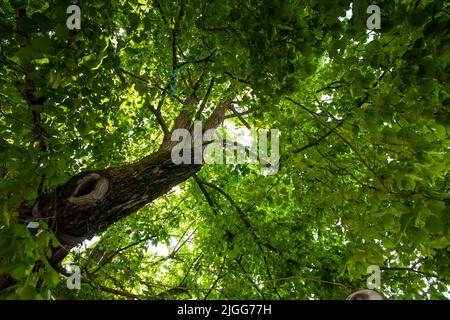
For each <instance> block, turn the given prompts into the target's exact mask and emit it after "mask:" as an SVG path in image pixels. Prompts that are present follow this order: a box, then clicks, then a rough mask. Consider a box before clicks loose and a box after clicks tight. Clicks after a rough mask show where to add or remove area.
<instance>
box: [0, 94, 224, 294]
mask: <svg viewBox="0 0 450 320" xmlns="http://www.w3.org/2000/svg"><path fill="white" fill-rule="evenodd" d="M231 101H232V99H231V98H229V99H226V100H225V101H224V102H223V103H222V104H220V105H219V106H217V108H216V109H215V110H214V112H213V113H212V114H211V116H210V117H209V118H208V119H207V120H206V121H205V125H204V127H203V131H205V130H208V129H212V128H216V127H217V126H218V125H219V124H220V123H221V122H222V121H223V119H224V116H225V111H226V110H227V108H228V107H229V105H230V104H231ZM196 102H198V101H197V100H188V101H187V102H186V105H190V104H195V103H196ZM191 117H192V113H185V112H181V113H180V115H179V116H178V117H177V119H175V121H174V126H173V128H172V130H171V131H173V130H175V129H179V128H189V124H190V121H189V120H188V119H190V118H191ZM175 143H176V142H172V141H171V140H170V137H169V138H168V137H165V139H164V142H163V143H162V144H161V146H160V148H159V150H158V151H157V152H155V153H153V154H151V155H149V156H146V157H144V158H143V159H142V160H140V161H138V162H136V163H133V164H129V165H125V166H122V167H118V168H108V169H104V170H97V171H89V172H82V173H79V174H77V175H75V176H74V177H72V178H71V179H69V181H67V182H66V183H65V184H63V185H61V186H59V187H57V188H56V189H54V190H53V191H51V192H48V193H44V194H41V195H40V196H39V197H38V199H37V200H36V201H35V202H34V204H32V205H23V206H22V207H21V208H20V209H19V216H20V218H21V220H22V221H30V220H33V219H38V218H45V219H47V220H48V224H49V226H50V227H51V228H52V230H53V231H54V233H55V234H56V236H57V238H58V239H59V241H60V242H61V244H62V245H61V246H59V247H57V248H54V249H53V251H52V255H51V257H50V258H49V262H50V264H51V265H52V266H56V265H58V264H59V263H60V262H61V261H62V260H63V259H64V258H65V257H66V256H67V254H68V253H69V251H70V249H71V248H73V247H75V246H76V245H78V244H80V243H81V242H83V241H84V240H85V239H87V238H90V237H92V236H93V235H95V234H97V233H99V232H101V231H104V230H106V229H107V228H108V227H109V226H110V225H112V224H113V223H114V222H116V221H118V220H120V219H122V218H124V217H126V216H128V215H130V214H131V213H133V212H136V211H137V210H138V209H140V208H142V207H143V206H145V205H147V204H149V203H151V202H152V201H153V200H155V199H157V198H158V197H160V196H162V195H164V194H166V193H167V192H168V191H169V190H170V189H171V188H173V187H174V186H176V185H178V184H180V183H181V182H183V181H186V180H187V179H188V178H190V177H191V176H193V175H194V174H195V173H196V172H198V170H200V168H201V166H202V165H201V164H179V165H176V164H174V163H173V161H172V159H171V150H172V147H173V145H174V144H175ZM191 147H192V146H191ZM12 284H14V281H13V280H12V279H11V278H6V277H0V289H2V288H5V287H8V286H10V285H12Z"/></svg>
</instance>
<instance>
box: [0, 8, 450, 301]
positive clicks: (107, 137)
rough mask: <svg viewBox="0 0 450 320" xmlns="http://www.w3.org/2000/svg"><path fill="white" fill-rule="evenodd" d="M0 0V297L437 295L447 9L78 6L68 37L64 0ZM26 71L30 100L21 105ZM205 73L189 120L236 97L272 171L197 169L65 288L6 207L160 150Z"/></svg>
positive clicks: (444, 289) (447, 90) (89, 258)
mask: <svg viewBox="0 0 450 320" xmlns="http://www.w3.org/2000/svg"><path fill="white" fill-rule="evenodd" d="M1 2H2V5H1V8H0V41H1V42H0V43H1V52H0V62H1V64H0V108H1V109H0V150H1V153H0V175H1V177H2V178H1V179H0V195H1V197H0V199H1V202H2V203H1V204H2V206H1V207H2V208H3V219H2V220H1V224H0V262H1V266H0V274H9V275H11V276H13V278H14V279H16V280H18V282H17V284H16V285H15V286H14V287H13V288H12V289H9V290H8V291H4V292H0V294H1V295H2V296H4V297H10V298H14V297H16V298H23V299H34V298H44V299H48V298H50V297H51V296H53V297H55V298H66V299H124V298H129V299H185V298H193V299H259V298H264V299H279V298H281V299H344V298H345V297H346V296H347V295H348V294H349V293H351V292H352V291H355V290H357V289H361V288H365V287H366V279H367V276H368V275H367V274H366V270H367V267H368V266H369V265H378V266H380V267H381V270H382V275H381V281H382V288H381V289H380V290H379V291H381V293H382V294H383V295H384V296H385V297H387V298H390V299H424V298H431V299H444V298H445V296H444V294H445V293H448V284H449V282H448V277H449V270H450V255H449V248H450V246H449V245H450V243H449V235H450V230H449V226H450V196H449V187H450V176H449V175H450V173H449V168H450V156H449V153H450V135H449V126H450V86H449V75H450V50H449V49H450V33H449V29H450V28H449V27H450V25H449V24H450V19H449V15H450V14H449V12H450V6H449V4H448V3H446V2H444V1H440V0H438V1H435V0H425V1H406V0H402V1H401V0H396V1H378V2H377V4H378V5H379V6H380V7H381V14H382V17H381V19H382V20H381V21H382V22H381V26H382V29H381V30H375V31H370V32H368V30H367V29H366V25H365V22H366V19H367V17H368V14H367V13H366V8H367V6H368V5H369V4H371V3H369V2H368V1H358V2H353V3H352V2H351V1H348V0H339V1H336V0H333V1H332V0H308V1H296V0H289V1H288V0H286V1H282V0H270V1H262V0H261V1H260V0H244V1H232V0H208V1H201V0H189V1H179V2H177V1H150V0H148V1H147V0H96V1H78V2H79V5H80V7H81V12H82V22H81V23H82V25H81V30H73V31H70V30H68V29H67V28H66V19H67V17H68V15H67V14H66V7H67V6H68V3H67V2H66V1H63V0H50V1H46V2H42V1H20V0H11V1H7V0H1ZM181 3H182V4H181ZM22 7H23V8H26V12H27V15H26V17H25V18H23V19H21V20H20V23H19V26H17V21H16V17H15V16H16V11H17V10H18V9H19V8H22ZM350 8H351V9H352V13H353V15H352V17H351V18H344V17H345V15H346V11H348V10H349V9H350ZM17 30H21V31H22V33H26V34H27V37H24V36H23V34H21V32H18V31H17ZM174 43H175V45H174ZM174 51H175V59H174V54H173V53H174ZM29 65H33V66H34V68H35V69H34V71H33V73H32V80H33V82H34V86H35V88H36V92H35V94H36V96H38V97H41V96H45V97H48V99H47V100H46V101H45V103H43V104H36V105H32V106H30V105H27V101H26V99H24V96H23V94H24V90H25V88H24V87H25V82H26V76H25V74H24V69H26V66H29ZM199 78H200V79H202V81H201V83H200V84H199V88H198V92H197V93H198V96H199V97H204V96H205V95H206V94H207V91H208V87H209V85H210V83H214V87H213V91H212V94H211V96H210V98H209V100H208V102H207V103H206V106H205V109H204V111H203V113H202V114H200V119H205V118H206V117H207V115H208V114H209V113H210V112H211V111H212V110H213V109H214V107H215V106H216V105H217V104H218V103H219V102H220V101H221V100H223V98H224V97H226V96H227V95H228V94H231V93H233V94H235V95H236V97H237V98H236V100H235V107H236V110H237V111H238V112H243V113H244V114H245V115H243V116H244V117H245V121H246V122H247V124H248V125H250V126H251V127H252V128H260V129H263V128H265V129H271V128H273V129H279V130H280V131H281V137H280V139H281V140H280V148H281V155H282V156H281V160H280V170H279V172H278V173H277V174H276V175H266V176H265V175H261V174H260V170H259V169H260V166H259V165H205V166H204V167H203V168H202V170H201V171H200V173H199V174H198V175H197V178H196V179H194V178H191V179H189V180H188V181H186V182H184V183H183V184H181V185H180V186H178V187H176V188H174V189H172V191H171V192H169V194H167V195H165V196H163V197H161V198H159V199H157V200H156V201H154V202H153V203H151V204H149V205H148V206H147V207H145V208H143V209H141V210H139V211H138V212H136V213H134V214H133V215H131V216H128V217H127V218H125V219H123V220H121V221H119V222H117V223H116V224H114V225H113V226H112V227H110V228H109V229H108V230H107V231H105V232H104V233H102V234H99V235H97V236H98V237H96V238H95V239H93V240H92V241H90V242H86V243H84V244H83V245H82V246H80V247H78V248H76V249H74V250H73V251H72V253H71V254H70V255H69V256H68V257H67V258H66V260H65V261H64V263H63V265H67V264H76V265H79V266H81V267H82V276H83V283H82V288H81V290H68V289H67V288H66V285H65V279H66V278H65V277H64V276H63V275H60V276H55V271H54V270H53V269H52V268H51V267H50V266H48V262H47V258H48V257H49V255H50V252H49V251H50V250H51V248H52V246H56V245H57V243H56V241H57V240H56V238H54V236H53V234H52V233H51V232H49V229H48V227H47V225H46V224H44V223H41V233H39V235H37V236H33V235H31V234H29V232H28V231H27V230H26V228H25V227H24V226H23V225H22V224H20V223H19V219H18V216H17V214H16V213H15V212H16V211H17V208H18V207H19V206H20V204H21V203H22V202H24V201H25V202H31V203H33V201H34V199H36V198H37V197H38V195H39V190H41V189H44V190H51V189H53V188H54V187H56V186H57V185H59V184H61V183H64V182H65V181H66V180H67V179H68V178H70V177H71V176H73V175H74V174H76V173H78V172H81V171H83V170H96V169H102V168H106V167H117V166H121V165H125V164H128V163H131V162H133V161H136V160H138V159H141V158H142V157H144V156H146V155H148V154H150V153H151V152H154V151H156V150H157V149H158V147H159V145H160V143H161V141H162V139H163V131H162V130H161V128H160V125H161V124H160V123H159V121H158V120H157V118H156V117H155V113H154V111H155V110H156V108H157V107H156V106H157V105H158V103H159V102H161V104H162V103H163V107H162V108H161V115H162V117H163V118H164V119H165V122H166V123H168V124H170V123H172V121H173V120H174V118H175V117H176V115H177V114H178V113H179V111H180V110H181V108H182V105H181V103H180V101H183V100H184V99H186V98H188V97H189V96H190V95H191V94H192V81H193V80H192V79H199ZM212 79H214V82H212ZM35 113H38V114H39V115H40V123H37V122H36V121H35V119H36V118H33V117H32V114H35ZM225 123H226V127H229V126H231V125H234V126H235V127H237V128H241V127H243V126H244V125H243V123H242V121H241V120H240V119H239V118H238V117H236V116H234V113H231V112H230V114H229V117H228V118H227V120H226V122H225ZM37 127H40V128H42V130H43V133H42V134H41V135H39V134H37ZM222 130H223V128H222ZM42 143H44V144H45V146H46V148H42ZM52 242H53V243H52ZM49 248H50V249H49ZM36 263H38V264H39V263H40V264H42V265H44V266H45V267H44V268H41V269H39V270H38V271H36V272H33V270H36V269H35V266H36ZM49 290H51V293H50V291H49ZM447 297H448V296H447Z"/></svg>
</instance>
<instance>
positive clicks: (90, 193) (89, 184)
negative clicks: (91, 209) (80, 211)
mask: <svg viewBox="0 0 450 320" xmlns="http://www.w3.org/2000/svg"><path fill="white" fill-rule="evenodd" d="M108 187H109V182H108V180H107V179H105V178H103V177H102V176H101V175H99V174H98V173H91V174H88V175H87V176H85V177H83V178H81V179H80V180H78V181H77V186H76V188H75V191H74V192H73V193H72V195H71V196H70V197H69V198H68V199H67V200H68V201H69V202H71V203H73V204H75V205H79V206H81V205H83V206H93V205H95V204H97V203H98V202H99V201H101V200H103V199H104V198H105V195H106V193H107V192H108Z"/></svg>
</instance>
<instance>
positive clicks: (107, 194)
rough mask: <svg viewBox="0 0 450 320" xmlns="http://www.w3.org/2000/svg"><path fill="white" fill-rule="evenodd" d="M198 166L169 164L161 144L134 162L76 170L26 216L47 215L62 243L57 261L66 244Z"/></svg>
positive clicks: (72, 243) (129, 210) (95, 230)
mask: <svg viewBox="0 0 450 320" xmlns="http://www.w3.org/2000/svg"><path fill="white" fill-rule="evenodd" d="M199 169H200V165H175V164H173V162H172V160H171V158H170V151H168V150H166V149H160V150H159V151H158V152H156V153H154V154H152V155H150V156H148V157H146V158H144V159H142V160H141V161H139V162H137V163H134V164H130V165H126V166H123V167H120V168H111V169H106V170H101V171H93V172H84V173H81V174H78V175H76V176H74V177H73V178H71V179H70V180H69V181H68V182H67V183H65V184H64V185H62V186H60V187H58V188H56V189H55V190H54V191H53V192H51V193H47V194H44V195H43V196H41V197H40V199H39V200H38V202H37V203H36V204H35V206H34V207H33V208H28V210H27V211H28V215H31V216H32V217H42V218H48V223H49V224H50V225H51V226H52V228H53V230H54V232H55V233H56V236H57V237H58V239H59V240H60V242H61V243H62V244H63V247H59V248H57V249H56V250H54V252H53V255H52V257H51V258H50V263H51V264H52V265H56V264H58V263H59V262H61V260H62V259H63V258H64V257H65V256H66V255H67V253H68V251H67V250H66V249H70V248H72V247H74V246H76V245H77V244H79V243H81V242H82V241H83V240H85V239H86V238H89V237H92V236H93V235H95V234H97V233H99V232H101V231H104V230H106V229H107V228H108V227H109V226H110V225H112V224H113V223H114V222H116V221H118V220H120V219H122V218H124V217H126V216H128V215H129V214H131V213H133V212H135V211H137V210H138V209H140V208H142V207H143V206H145V205H147V204H149V203H150V202H152V201H153V200H155V199H157V198H158V197H160V196H161V195H164V194H166V193H167V192H168V191H169V190H170V189H171V188H172V187H174V186H176V185H178V184H179V183H181V182H183V181H185V180H186V179H188V178H189V177H191V176H192V175H194V174H195V173H196V172H197V171H198V170H199Z"/></svg>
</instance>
